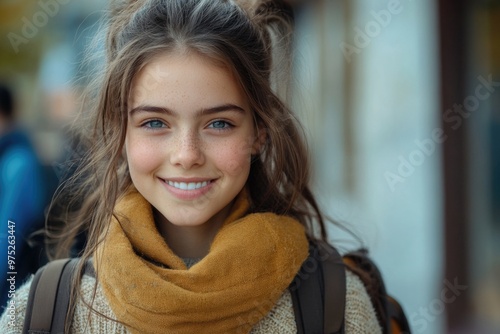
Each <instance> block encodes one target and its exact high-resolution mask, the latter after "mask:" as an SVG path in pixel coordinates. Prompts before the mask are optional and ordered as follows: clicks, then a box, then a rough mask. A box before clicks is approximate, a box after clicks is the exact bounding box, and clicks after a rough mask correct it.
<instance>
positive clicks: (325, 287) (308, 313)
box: [289, 243, 346, 334]
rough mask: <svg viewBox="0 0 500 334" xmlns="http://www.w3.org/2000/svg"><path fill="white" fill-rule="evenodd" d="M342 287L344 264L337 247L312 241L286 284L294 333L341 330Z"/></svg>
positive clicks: (335, 332) (343, 310) (343, 301)
mask: <svg viewBox="0 0 500 334" xmlns="http://www.w3.org/2000/svg"><path fill="white" fill-rule="evenodd" d="M345 289H346V285H345V266H344V264H343V262H342V258H341V257H340V255H339V253H338V252H337V250H335V248H333V247H331V246H330V245H327V244H319V243H311V245H310V247H309V257H308V258H307V259H306V261H304V263H303V264H302V267H301V269H300V271H299V273H298V274H297V275H296V277H295V279H294V281H293V282H292V284H291V285H290V288H289V290H290V293H291V295H292V303H293V308H294V313H295V321H296V324H297V333H298V334H320V333H327V334H341V333H344V326H343V324H344V314H345V291H346V290H345Z"/></svg>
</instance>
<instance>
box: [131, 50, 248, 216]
mask: <svg viewBox="0 0 500 334" xmlns="http://www.w3.org/2000/svg"><path fill="white" fill-rule="evenodd" d="M128 112H129V120H128V125H127V135H126V139H125V148H126V155H127V161H128V167H129V171H130V176H131V178H132V182H133V183H134V185H135V187H136V189H137V190H138V191H139V192H140V193H141V194H142V195H143V196H144V198H146V200H148V201H149V203H151V204H152V205H153V206H154V207H155V208H156V210H157V211H158V212H159V213H161V215H163V217H164V218H166V219H167V220H168V222H170V223H172V224H174V225H177V226H199V225H201V224H205V223H207V222H212V223H214V224H220V223H221V222H222V221H223V219H224V218H225V217H226V216H227V214H228V212H227V211H228V210H227V209H228V208H229V205H230V204H231V202H232V200H233V199H234V198H235V196H236V195H237V194H238V193H239V192H240V191H241V189H242V188H243V187H244V185H245V183H246V181H247V179H248V174H249V172H250V161H251V155H252V154H255V153H256V152H257V150H258V144H257V142H258V141H257V140H256V129H255V127H254V122H253V116H252V112H251V110H250V108H249V104H248V101H247V98H246V96H245V94H244V93H243V91H242V89H241V88H240V86H239V85H238V83H237V81H236V79H235V78H234V76H233V75H232V73H231V72H230V71H229V70H228V69H226V68H223V67H220V66H217V65H215V64H214V63H213V62H210V61H209V60H207V59H206V58H203V57H202V56H199V55H196V54H177V53H174V54H162V55H160V56H157V57H155V58H154V59H153V61H151V62H150V63H148V64H147V65H146V66H145V67H144V68H143V69H142V70H141V71H140V72H139V73H138V74H137V75H136V77H135V78H134V81H133V82H132V88H131V93H130V101H129V111H128ZM224 209H226V210H224Z"/></svg>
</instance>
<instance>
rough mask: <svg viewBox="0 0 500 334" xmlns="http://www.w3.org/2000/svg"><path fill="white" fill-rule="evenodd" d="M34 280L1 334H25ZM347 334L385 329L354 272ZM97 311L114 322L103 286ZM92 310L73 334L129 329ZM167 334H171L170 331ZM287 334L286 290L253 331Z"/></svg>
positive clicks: (87, 285) (87, 282) (120, 333)
mask: <svg viewBox="0 0 500 334" xmlns="http://www.w3.org/2000/svg"><path fill="white" fill-rule="evenodd" d="M31 280H32V279H30V280H29V281H27V282H26V283H25V284H24V285H23V286H21V287H20V288H19V289H18V291H16V296H15V298H14V302H15V319H13V321H12V322H11V318H10V317H11V314H10V312H6V311H5V310H3V315H2V317H1V318H0V333H2V334H14V333H16V334H17V333H21V331H22V328H23V323H24V314H25V312H26V303H27V301H28V293H29V289H30V286H31ZM346 282H347V290H346V310H345V311H346V313H345V321H346V326H345V330H346V334H359V333H366V334H378V333H381V332H382V331H381V329H380V327H379V324H378V322H377V318H376V315H375V310H374V308H373V306H372V304H371V302H370V298H369V296H368V294H367V292H366V290H365V287H364V285H363V283H362V282H361V280H360V279H359V278H358V277H357V276H356V275H354V274H352V273H351V272H349V271H347V272H346ZM95 283H96V280H95V279H94V278H93V277H91V276H87V275H85V276H83V279H82V292H83V296H84V298H86V299H88V301H90V298H91V296H92V293H93V288H94V285H95ZM94 308H95V309H96V310H97V311H99V312H101V313H102V314H104V315H106V316H108V317H111V318H114V314H113V311H112V310H111V309H110V307H109V305H108V303H107V301H106V298H105V297H104V295H103V292H102V290H101V289H100V286H98V287H97V295H96V298H95V300H94ZM88 315H89V310H88V308H87V307H86V306H85V305H84V303H83V302H82V301H79V302H78V305H77V308H76V313H75V317H74V318H73V324H72V330H71V334H89V333H91V334H94V333H95V334H97V333H98V334H115V333H116V334H125V333H128V331H127V329H126V328H125V327H124V326H123V325H121V324H119V323H116V322H114V321H110V320H107V319H106V318H104V317H102V316H99V315H96V314H95V313H92V314H91V315H90V320H89V317H88ZM165 333H168V330H166V332H165ZM264 333H265V334H269V333H272V334H285V333H297V327H296V324H295V317H294V312H293V305H292V297H291V295H290V292H289V291H288V290H286V291H285V292H284V293H283V295H282V296H281V298H280V299H279V300H278V302H277V303H276V305H275V306H274V308H273V309H272V310H271V312H269V314H268V315H267V316H266V317H265V318H263V319H262V320H261V321H260V322H259V323H257V325H256V326H255V327H254V328H253V329H252V331H251V334H264Z"/></svg>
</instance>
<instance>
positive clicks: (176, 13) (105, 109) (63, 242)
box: [48, 0, 326, 329]
mask: <svg viewBox="0 0 500 334" xmlns="http://www.w3.org/2000/svg"><path fill="white" fill-rule="evenodd" d="M107 20H108V24H107V37H106V61H105V66H104V68H103V69H101V75H100V77H99V79H98V81H96V82H95V83H94V84H92V85H91V86H90V90H89V92H88V93H87V95H86V96H85V98H84V100H83V101H82V102H83V103H82V105H83V107H82V111H81V113H80V115H79V119H78V120H77V122H76V123H75V124H76V127H75V129H76V130H77V132H76V133H77V135H76V137H75V138H76V142H77V143H78V146H79V147H83V148H84V150H83V151H84V152H85V154H84V156H83V157H81V158H79V159H78V160H77V165H78V168H77V170H76V172H75V173H74V174H73V176H72V177H71V178H69V179H68V180H67V181H66V182H65V184H64V185H63V186H62V187H61V189H60V190H59V191H58V193H57V196H56V197H55V201H54V206H53V209H54V210H53V211H55V212H57V213H58V214H59V216H61V217H62V219H61V221H63V222H64V223H62V224H54V225H53V226H52V227H50V228H49V232H48V234H49V239H50V240H52V241H54V246H55V247H54V248H53V249H54V251H53V252H52V253H51V254H52V256H53V257H63V256H68V254H69V252H70V249H71V246H72V244H73V243H74V240H75V237H76V236H77V235H78V233H82V231H84V232H85V233H86V235H87V239H86V240H87V241H86V244H85V248H84V250H83V251H82V253H81V254H79V255H80V256H81V257H82V259H84V260H86V259H89V258H90V257H92V255H93V253H94V252H95V249H96V247H97V245H98V244H99V242H101V241H102V238H103V236H104V235H105V233H106V231H107V228H108V226H109V222H110V221H111V218H112V216H113V212H114V211H113V210H114V206H115V203H116V201H117V200H118V198H119V197H120V196H121V195H123V194H124V192H125V191H126V190H127V188H128V187H130V186H131V184H132V181H131V179H130V176H129V173H128V167H127V163H126V159H125V158H124V155H123V149H124V141H125V134H126V127H127V117H128V105H127V103H128V99H129V92H130V88H131V82H132V80H133V78H134V76H135V75H136V74H137V73H138V71H139V70H140V69H142V68H143V67H144V66H146V65H147V64H148V62H149V61H151V59H153V58H154V57H155V56H156V55H158V54H160V53H168V52H175V51H178V50H185V51H189V52H195V53H197V54H199V55H202V56H205V57H208V58H209V59H212V60H214V61H216V62H218V63H222V64H224V65H225V66H227V68H229V69H230V70H231V71H232V72H233V73H234V75H235V77H236V78H237V80H238V81H239V83H240V84H241V87H242V88H243V91H244V92H245V94H246V96H247V98H248V101H249V103H250V107H251V109H252V112H253V115H254V119H255V122H256V124H257V125H258V127H259V129H264V130H265V132H266V140H265V143H264V145H263V149H262V150H261V152H260V154H259V155H258V156H256V157H254V158H253V160H252V165H251V170H250V176H249V178H248V181H247V187H248V189H249V193H250V197H251V203H252V208H251V210H252V211H253V212H274V213H276V214H280V215H288V216H291V217H294V218H295V219H297V220H298V221H299V222H301V223H302V224H303V225H304V226H305V227H306V231H307V234H308V237H309V238H311V239H321V240H323V241H325V240H326V231H325V224H324V218H323V215H322V213H321V211H320V209H319V207H318V205H317V203H316V200H315V198H314V196H313V194H312V192H311V191H310V188H309V186H308V182H309V173H310V170H309V156H308V153H307V147H306V143H305V138H304V135H303V131H302V129H301V127H300V125H299V123H298V121H297V119H296V117H295V116H294V115H293V113H292V112H291V111H290V109H289V107H288V105H287V101H286V99H287V96H288V94H287V92H288V87H289V83H290V80H289V78H290V70H291V66H290V64H291V59H292V55H291V51H292V37H293V36H292V31H293V15H292V10H291V8H290V6H289V5H288V4H287V3H286V2H284V1H281V0H275V1H266V0H262V1H253V0H246V1H244V0H241V1H239V2H237V1H231V0H168V1H167V0H163V1H160V0H137V1H132V0H129V1H124V0H122V1H114V3H113V4H112V6H111V8H110V11H109V15H108V19H107ZM55 203H57V205H56V204H55ZM61 206H62V207H63V209H62V210H61V209H60V207H61ZM56 208H57V209H56ZM82 263H83V261H82ZM81 270H82V267H80V269H79V273H80V272H81ZM78 276H79V275H77V277H78ZM78 293H79V282H78V281H77V280H75V289H74V296H77V294H78ZM74 304H75V303H73V302H72V305H73V306H72V307H71V308H70V313H71V314H69V316H70V317H68V319H72V314H73V312H74V308H75V305H74ZM68 326H69V324H68ZM68 329H69V327H68Z"/></svg>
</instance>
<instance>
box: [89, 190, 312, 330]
mask: <svg viewBox="0 0 500 334" xmlns="http://www.w3.org/2000/svg"><path fill="white" fill-rule="evenodd" d="M245 194H246V192H245V191H242V193H241V194H240V195H238V197H237V198H236V200H235V203H234V204H233V208H232V211H231V213H230V215H229V217H228V218H227V219H226V221H225V222H224V224H223V226H222V227H221V229H220V231H219V232H218V234H217V235H216V236H215V238H214V240H213V242H212V245H211V247H210V251H209V253H208V255H206V256H205V257H204V258H203V259H202V260H201V261H199V262H198V263H197V264H195V265H194V266H192V267H191V268H190V269H187V268H186V265H185V264H184V262H183V261H182V259H181V258H179V257H178V256H177V255H175V254H174V253H173V252H172V250H171V249H170V248H169V247H168V245H167V244H166V243H165V241H164V239H163V238H162V237H161V235H160V234H159V232H158V230H157V228H156V226H155V222H154V219H153V212H152V208H151V205H150V204H149V203H148V202H147V201H146V200H145V199H144V198H143V197H142V196H141V195H140V194H139V193H138V192H136V191H134V192H131V193H129V194H128V195H126V196H125V197H124V198H123V199H122V200H121V201H120V202H119V203H118V205H117V207H116V210H115V211H116V213H118V214H119V215H120V216H121V215H123V216H124V217H126V219H120V222H118V220H116V219H113V220H112V222H111V226H110V229H109V232H108V234H107V235H106V237H105V240H104V242H103V243H102V244H101V245H100V246H99V248H98V250H97V252H96V256H95V262H94V263H95V264H94V265H95V269H96V272H97V274H98V280H99V282H100V284H101V286H102V289H103V291H104V294H105V296H106V298H107V300H108V302H109V304H110V306H111V309H112V310H113V312H114V313H115V315H116V317H117V319H118V320H119V321H122V322H123V323H125V324H126V325H127V326H128V327H129V330H130V331H132V332H133V333H162V334H163V333H176V334H177V333H189V334H192V333H248V332H249V331H250V330H251V328H252V327H253V326H254V325H255V324H256V323H257V322H258V321H260V320H261V319H262V318H263V317H264V316H266V314H267V313H268V312H269V311H270V310H271V308H272V307H273V306H274V304H275V303H276V301H277V300H278V299H279V297H280V296H281V295H282V293H283V292H284V290H285V289H286V288H287V287H288V286H289V284H290V283H291V281H292V280H293V278H294V277H295V275H296V273H297V272H298V270H299V269H300V266H301V265H302V262H303V261H304V260H305V259H306V258H307V254H308V243H307V239H306V236H305V232H304V228H303V226H302V225H301V224H300V223H298V222H297V221H295V220H294V219H292V218H289V217H284V216H278V215H275V214H271V213H258V214H249V215H246V216H243V215H244V214H245V213H246V211H247V210H248V201H247V199H246V195H245ZM147 259H149V260H147ZM158 264H161V265H158Z"/></svg>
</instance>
